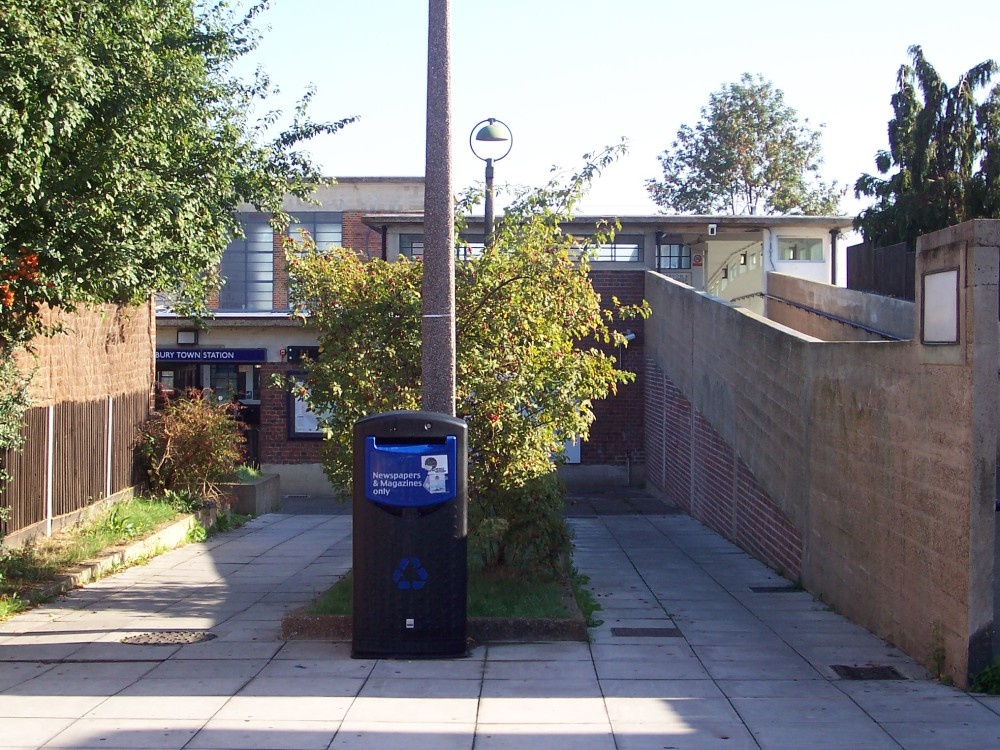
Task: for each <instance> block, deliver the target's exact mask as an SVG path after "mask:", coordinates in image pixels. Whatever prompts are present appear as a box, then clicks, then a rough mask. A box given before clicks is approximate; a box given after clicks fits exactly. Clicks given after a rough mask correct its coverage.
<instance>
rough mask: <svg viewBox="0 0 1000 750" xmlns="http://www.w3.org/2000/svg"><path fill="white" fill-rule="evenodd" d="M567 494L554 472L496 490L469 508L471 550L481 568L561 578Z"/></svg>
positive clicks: (566, 535)
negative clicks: (552, 573)
mask: <svg viewBox="0 0 1000 750" xmlns="http://www.w3.org/2000/svg"><path fill="white" fill-rule="evenodd" d="M565 501H566V490H565V486H564V485H563V483H562V481H561V480H560V479H559V477H558V476H557V475H556V473H555V472H550V473H548V474H543V475H542V476H540V477H534V478H532V479H528V480H527V481H525V482H524V483H523V484H520V485H518V486H515V487H510V488H506V489H495V490H494V491H492V492H490V493H489V494H486V495H482V496H480V501H479V502H476V503H470V504H469V530H470V531H469V544H470V547H471V549H472V550H473V552H474V553H475V554H478V555H479V557H480V559H481V560H482V564H483V567H485V568H496V567H509V568H519V569H525V570H549V571H556V572H563V571H565V570H566V569H567V566H568V564H569V559H570V535H569V530H568V529H567V528H566V521H565V519H564V518H563V508H564V505H565Z"/></svg>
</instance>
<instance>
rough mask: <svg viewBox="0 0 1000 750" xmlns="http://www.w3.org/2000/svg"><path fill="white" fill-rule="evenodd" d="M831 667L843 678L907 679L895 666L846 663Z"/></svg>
mask: <svg viewBox="0 0 1000 750" xmlns="http://www.w3.org/2000/svg"><path fill="white" fill-rule="evenodd" d="M831 669H833V671H834V672H836V673H837V674H838V675H840V678H841V679H843V680H905V679H906V678H905V677H903V675H901V674H900V673H899V672H897V671H896V668H895V667H884V666H881V665H873V666H867V667H852V666H848V665H846V664H834V665H832V667H831Z"/></svg>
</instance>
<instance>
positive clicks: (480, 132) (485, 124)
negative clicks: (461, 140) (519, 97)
mask: <svg viewBox="0 0 1000 750" xmlns="http://www.w3.org/2000/svg"><path fill="white" fill-rule="evenodd" d="M513 145H514V135H513V134H512V133H511V132H510V128H509V127H507V123H505V122H503V121H502V120H498V119H497V118H495V117H490V118H487V119H486V120H481V121H480V122H478V123H476V126H475V127H474V128H473V129H472V132H471V133H469V148H470V149H471V150H472V153H473V154H475V155H476V157H478V158H479V159H482V160H483V161H485V162H488V163H491V164H492V163H493V162H497V161H500V160H501V159H503V158H504V157H505V156H506V155H507V154H509V153H510V149H511V147H512V146H513Z"/></svg>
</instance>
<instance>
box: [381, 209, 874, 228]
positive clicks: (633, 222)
mask: <svg viewBox="0 0 1000 750" xmlns="http://www.w3.org/2000/svg"><path fill="white" fill-rule="evenodd" d="M609 219H617V220H618V221H619V222H620V223H621V224H622V225H623V226H625V225H628V226H630V227H635V226H641V227H645V228H649V229H654V230H658V231H663V232H667V233H670V232H678V233H680V232H692V231H697V232H702V233H704V232H705V231H707V228H708V225H709V224H715V225H716V227H717V229H718V230H719V232H720V233H721V232H722V231H723V230H737V231H761V230H764V229H778V228H786V227H802V228H805V227H809V228H813V229H831V230H832V229H849V228H851V227H852V226H853V224H854V218H853V217H851V216H802V215H780V216H727V215H707V214H705V215H696V216H692V215H666V214H652V215H639V216H627V215H626V216H621V215H617V216H616V215H613V214H600V215H598V214H593V215H582V216H574V217H573V218H572V219H571V220H570V221H567V222H565V223H566V224H570V225H573V224H577V225H579V224H596V223H597V222H599V221H606V220H609ZM361 220H362V221H363V222H364V223H365V224H366V225H367V226H369V227H371V228H372V229H380V228H381V227H383V226H386V225H391V226H400V225H403V226H421V225H423V223H424V216H423V213H371V214H365V215H364V216H362V217H361ZM482 222H483V219H482V217H481V216H468V217H466V223H467V225H468V226H470V227H475V226H478V225H481V224H482Z"/></svg>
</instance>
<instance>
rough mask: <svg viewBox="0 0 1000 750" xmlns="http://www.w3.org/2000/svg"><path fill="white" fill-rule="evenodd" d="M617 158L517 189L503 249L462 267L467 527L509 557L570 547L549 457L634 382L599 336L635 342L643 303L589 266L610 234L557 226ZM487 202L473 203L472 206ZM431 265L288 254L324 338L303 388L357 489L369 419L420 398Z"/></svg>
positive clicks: (342, 483)
mask: <svg viewBox="0 0 1000 750" xmlns="http://www.w3.org/2000/svg"><path fill="white" fill-rule="evenodd" d="M616 153H617V151H615V150H609V151H606V152H604V153H602V154H600V155H598V156H595V157H592V158H590V160H589V161H588V162H587V164H586V166H585V167H584V169H583V170H582V171H581V172H580V173H579V174H577V175H574V176H573V177H571V178H570V179H569V180H567V181H566V182H562V181H560V180H559V179H558V178H556V179H553V181H552V182H550V184H549V185H548V186H546V187H545V188H543V189H540V190H536V191H527V190H524V191H519V192H517V194H516V195H515V197H514V201H513V204H512V205H511V206H510V208H508V210H507V212H506V214H505V215H504V216H503V217H502V218H500V219H499V221H498V222H497V225H496V229H495V233H494V237H495V242H494V244H493V245H491V246H490V247H487V248H486V249H484V250H483V252H482V254H481V255H479V256H477V257H473V258H470V259H468V260H465V261H463V262H461V263H459V264H458V266H457V268H456V279H455V296H456V303H455V305H456V311H455V312H456V334H457V372H456V380H457V387H456V400H455V408H456V414H457V415H458V416H459V417H460V418H462V419H464V420H465V421H466V422H467V423H468V425H469V488H470V535H471V537H472V538H473V541H474V543H478V546H479V549H480V550H482V551H483V552H484V557H485V558H486V561H487V563H493V564H500V563H503V562H509V561H510V560H511V559H513V558H514V557H515V556H516V555H517V554H520V553H523V552H524V551H525V550H526V549H527V548H528V546H530V545H529V541H530V540H532V539H534V540H536V541H537V542H538V545H539V549H538V550H536V554H533V555H531V556H530V557H531V558H532V559H533V560H534V561H535V562H542V563H549V562H551V561H552V560H553V559H554V558H555V557H558V553H557V551H556V550H557V548H560V547H562V548H563V551H565V542H566V538H565V532H564V531H563V533H562V536H560V534H559V533H558V532H557V531H553V528H554V524H556V522H557V521H558V524H556V525H558V526H559V527H560V528H562V524H561V520H560V519H559V518H558V516H559V513H558V511H559V509H560V508H559V507H557V508H556V509H555V511H554V512H553V510H552V507H551V506H552V501H551V500H552V498H553V497H557V498H561V495H559V494H558V493H553V488H552V486H551V484H549V483H546V482H545V481H543V478H544V477H545V475H547V474H550V473H551V472H552V455H553V453H559V452H560V451H561V450H562V446H563V442H564V441H565V440H566V439H567V438H569V437H572V436H584V437H585V436H586V435H587V433H588V430H589V427H590V425H591V422H592V421H593V419H594V414H593V411H592V408H591V407H592V403H593V402H594V401H595V400H597V399H601V398H604V397H605V396H607V395H608V394H609V393H613V392H615V390H616V388H617V386H618V384H620V383H626V382H629V381H631V380H632V379H633V378H634V375H633V374H632V373H627V372H624V371H622V370H620V369H618V368H617V367H616V363H615V360H614V358H613V357H612V356H610V355H609V354H608V353H607V352H606V351H605V350H603V349H601V348H599V345H600V344H601V343H604V344H609V343H614V344H620V345H625V343H626V342H625V341H624V338H623V337H622V336H621V334H619V333H617V332H616V331H615V330H614V327H613V324H614V321H615V320H616V319H620V318H621V317H630V316H634V315H645V314H646V308H645V306H639V307H624V306H620V305H619V304H618V302H617V300H611V301H609V304H606V305H605V306H604V307H602V303H601V299H600V297H599V295H598V294H597V293H596V292H595V291H594V288H593V286H592V284H591V282H590V279H589V278H588V275H587V272H588V262H587V247H588V246H590V245H592V244H593V243H595V242H599V241H600V240H601V232H600V231H598V230H597V229H595V235H596V236H595V237H593V238H575V237H572V236H570V235H568V234H565V233H563V231H562V229H561V228H560V224H561V222H563V221H564V220H565V219H566V218H568V216H569V214H570V212H571V210H572V208H573V206H574V205H575V204H576V203H577V201H578V200H579V198H580V197H581V196H582V194H583V192H584V191H585V189H586V187H587V185H589V182H590V180H591V179H592V178H593V177H594V175H595V174H596V173H597V172H599V171H600V169H601V168H602V167H603V166H605V165H606V164H607V163H608V162H609V161H610V160H611V159H612V158H614V155H615V154H616ZM474 201H475V196H471V195H470V196H469V197H468V199H467V201H466V202H463V203H461V205H460V208H459V211H460V215H461V213H462V211H463V210H464V208H466V207H467V206H469V205H471V203H472V202H474ZM604 229H605V231H611V229H612V228H611V227H607V228H604ZM422 270H423V264H422V263H420V262H410V261H407V260H406V259H405V258H404V259H401V260H400V261H399V262H397V263H388V262H384V261H381V260H371V261H367V262H364V261H362V260H361V259H360V258H359V257H358V255H357V254H356V253H355V252H353V251H351V250H345V249H341V248H333V249H331V250H329V251H327V252H319V251H317V250H316V248H315V246H313V245H312V244H311V243H307V246H306V247H305V248H297V252H296V253H295V254H293V255H292V257H291V259H290V269H289V275H290V281H291V295H292V298H293V301H294V305H295V309H296V310H298V311H299V312H300V314H302V315H303V317H304V318H306V319H307V320H308V323H309V324H310V325H311V326H315V327H316V329H317V330H318V332H319V340H320V345H321V347H322V354H321V355H320V357H319V358H318V360H317V361H315V362H312V363H310V364H308V365H307V368H306V369H307V377H306V382H305V383H304V384H302V385H301V386H296V387H297V388H298V395H299V396H300V397H303V398H305V399H307V401H308V402H309V403H310V404H311V408H312V409H313V410H314V411H315V412H316V413H320V414H326V415H327V417H326V418H325V419H324V420H323V422H322V424H323V429H324V432H325V435H326V438H327V441H326V442H325V444H324V457H323V462H324V469H325V471H326V473H327V475H328V476H329V478H330V480H331V481H332V482H333V484H334V486H336V487H339V488H342V489H345V490H346V489H347V488H349V487H350V483H351V472H352V464H351V441H352V429H353V426H354V423H355V422H356V421H357V420H358V419H359V418H361V417H363V416H366V415H369V414H376V413H380V412H385V411H391V410H395V409H417V408H419V404H420V362H421V350H420V347H421V324H420V321H421V318H420V315H421V299H420V289H421V276H422ZM532 522H535V526H534V528H533V529H532V528H531V524H532ZM532 534H534V536H532ZM560 540H561V541H560Z"/></svg>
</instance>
